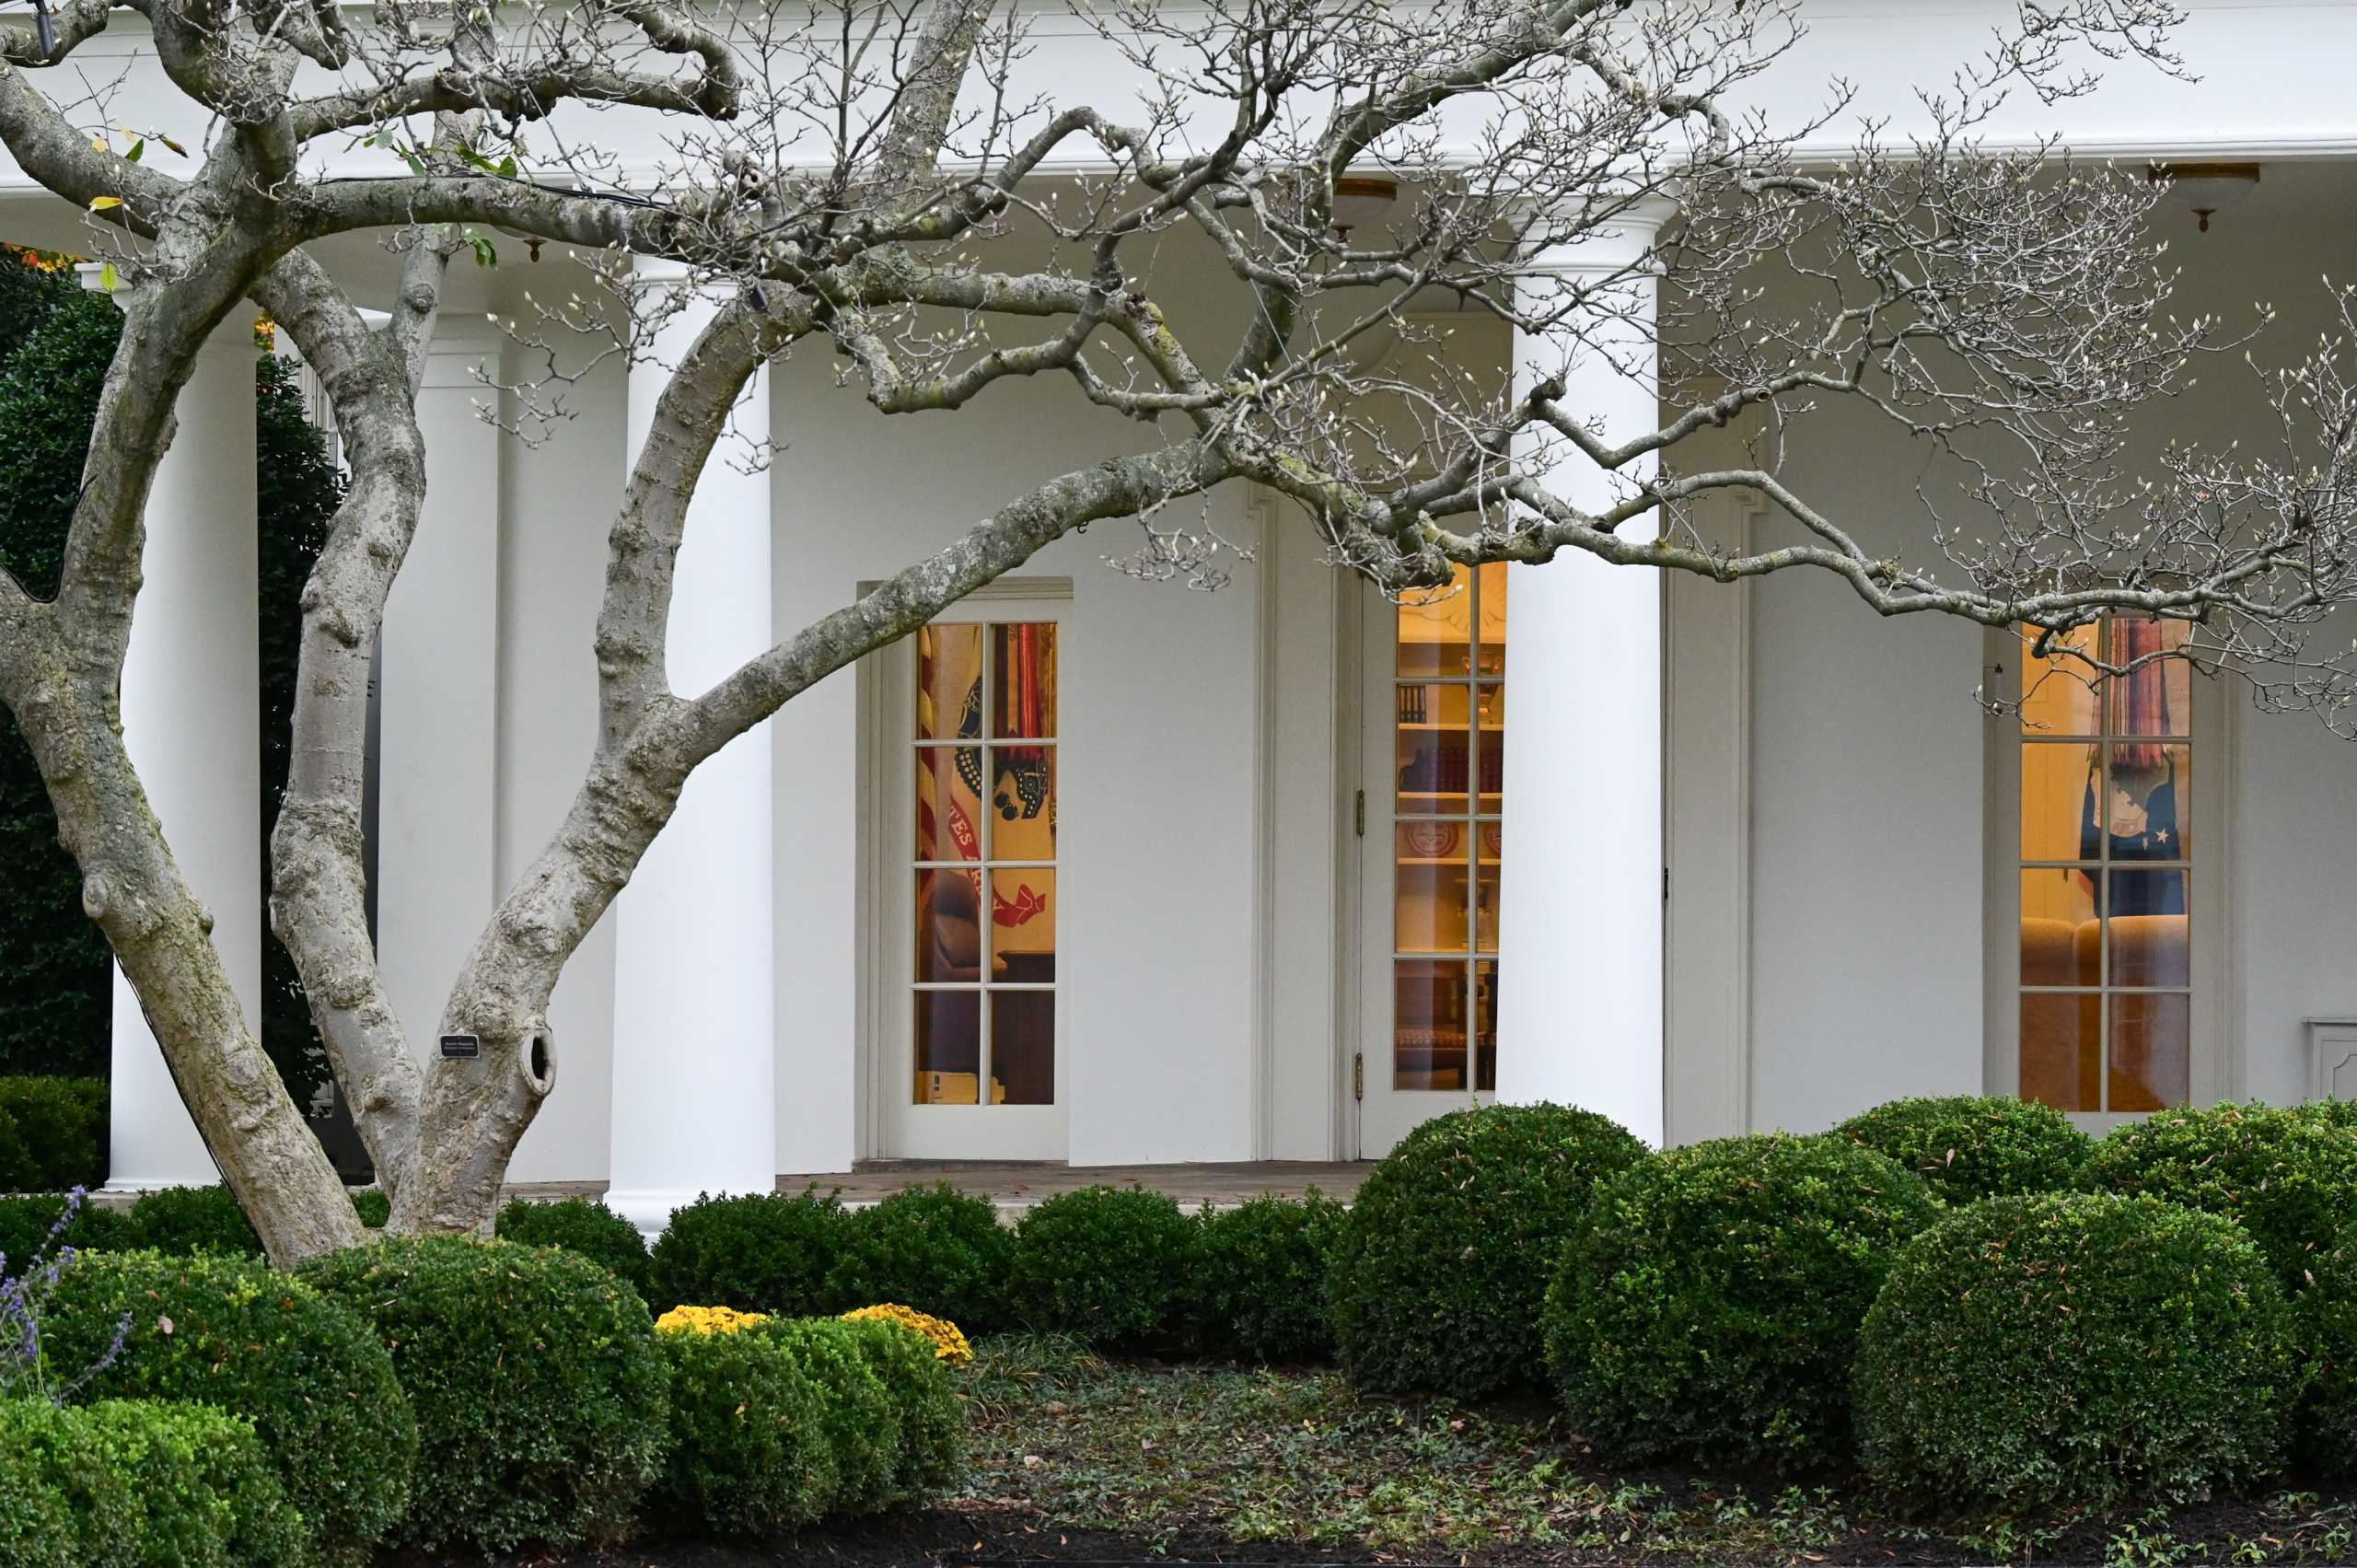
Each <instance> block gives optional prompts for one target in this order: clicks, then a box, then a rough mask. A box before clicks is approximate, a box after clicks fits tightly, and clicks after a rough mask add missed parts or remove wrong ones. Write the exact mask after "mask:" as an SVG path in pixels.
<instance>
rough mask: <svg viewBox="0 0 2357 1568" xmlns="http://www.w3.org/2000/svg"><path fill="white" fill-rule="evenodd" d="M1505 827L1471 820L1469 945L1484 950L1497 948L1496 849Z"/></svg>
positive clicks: (1502, 837)
mask: <svg viewBox="0 0 2357 1568" xmlns="http://www.w3.org/2000/svg"><path fill="white" fill-rule="evenodd" d="M1505 827H1506V825H1505V824H1504V822H1476V823H1474V824H1473V838H1474V843H1473V856H1474V866H1473V945H1474V946H1475V947H1479V948H1480V950H1481V951H1482V952H1484V953H1494V952H1496V951H1497V950H1498V860H1499V855H1498V851H1499V849H1500V848H1501V847H1502V845H1503V843H1504V837H1505Z"/></svg>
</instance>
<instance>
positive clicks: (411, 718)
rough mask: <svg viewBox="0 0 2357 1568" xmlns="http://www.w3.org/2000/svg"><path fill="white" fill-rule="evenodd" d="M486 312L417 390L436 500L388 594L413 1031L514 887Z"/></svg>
mask: <svg viewBox="0 0 2357 1568" xmlns="http://www.w3.org/2000/svg"><path fill="white" fill-rule="evenodd" d="M499 349H500V338H499V335H498V333H497V332H496V331H494V330H493V328H492V326H491V324H490V323H489V322H488V321H486V320H485V319H483V318H482V317H480V316H475V317H468V316H460V315H446V316H444V317H442V318H441V319H440V320H439V321H438V322H437V323H436V325H435V335H434V346H433V350H432V353H431V354H429V356H428V357H427V360H426V367H425V377H424V382H423V384H422V385H421V387H420V389H419V391H418V399H417V421H418V429H419V433H420V434H421V435H422V436H424V441H425V506H424V510H423V511H422V512H421V513H420V514H419V517H418V527H417V536H416V538H415V540H412V543H411V545H410V549H409V554H408V556H407V557H406V558H405V559H404V560H403V561H402V563H401V575H399V576H398V577H396V578H395V579H394V582H393V589H392V593H391V595H390V596H389V598H387V600H386V602H385V629H384V633H383V638H382V646H383V650H384V657H383V660H382V671H383V673H382V676H381V679H382V682H383V687H384V690H383V692H382V694H381V697H380V706H379V710H378V711H379V713H380V714H381V726H380V729H379V736H378V751H377V758H378V762H377V964H378V967H379V969H380V970H381V971H382V973H383V975H384V981H385V991H386V994H387V996H388V997H389V999H390V1000H391V1002H392V1005H393V1008H394V1011H395V1012H396V1013H397V1014H399V1016H400V1017H401V1023H402V1025H403V1027H405V1028H407V1029H408V1031H409V1035H410V1038H411V1039H412V1040H431V1039H432V1038H433V1037H434V1036H435V1034H436V1033H437V1032H438V1026H439V1024H440V1021H441V1017H442V1005H443V1002H444V1000H445V999H446V998H447V995H448V993H449V989H450V985H451V982H452V981H454V980H456V979H457V977H458V973H459V969H460V967H461V966H462V965H463V964H464V963H465V962H466V958H467V954H468V952H469V950H470V948H471V947H472V946H473V944H474V941H475V938H476V937H477V936H478V935H480V934H481V933H482V926H483V923H484V922H485V921H486V920H488V919H489V918H490V916H491V912H492V908H493V904H494V903H495V902H496V900H497V899H498V895H499V886H498V876H499V867H498V861H497V856H496V846H495V844H494V842H493V831H494V827H495V822H496V818H497V813H498V802H499V795H498V780H497V761H498V759H497V755H496V751H495V748H496V744H497V734H496V727H495V722H496V708H497V703H498V696H499V491H500V475H499V430H498V427H497V426H495V425H493V424H486V423H485V422H484V421H483V420H482V419H481V418H479V417H478V416H477V414H476V412H475V405H476V403H477V401H491V400H493V399H494V398H495V396H496V394H495V393H494V392H493V391H492V389H490V388H488V387H486V386H484V385H483V384H482V382H481V381H480V380H478V379H477V378H476V377H475V374H474V371H475V366H477V365H479V364H482V363H483V362H485V361H489V362H490V363H491V365H492V366H493V368H494V369H495V368H496V366H497V365H498V362H499Z"/></svg>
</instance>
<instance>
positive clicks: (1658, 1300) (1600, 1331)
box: [1546, 1135, 1943, 1469]
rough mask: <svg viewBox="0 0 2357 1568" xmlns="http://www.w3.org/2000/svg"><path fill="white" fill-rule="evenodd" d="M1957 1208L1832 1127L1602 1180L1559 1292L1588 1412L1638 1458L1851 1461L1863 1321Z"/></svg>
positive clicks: (1554, 1318)
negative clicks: (1903, 1256)
mask: <svg viewBox="0 0 2357 1568" xmlns="http://www.w3.org/2000/svg"><path fill="white" fill-rule="evenodd" d="M1942 1212H1943V1211H1942V1209H1941V1206H1940V1203H1939V1201H1938V1200H1937V1199H1935V1198H1933V1196H1932V1193H1931V1190H1930V1189H1929V1188H1928V1187H1926V1186H1924V1184H1923V1182H1922V1179H1921V1178H1920V1177H1917V1176H1916V1175H1914V1174H1913V1173H1912V1172H1911V1171H1908V1170H1903V1169H1901V1168H1900V1167H1898V1164H1897V1163H1896V1162H1894V1161H1892V1160H1889V1159H1887V1158H1885V1157H1884V1156H1881V1155H1878V1154H1875V1152H1874V1151H1873V1150H1871V1149H1865V1148H1861V1147H1860V1146H1858V1145H1857V1144H1852V1143H1850V1142H1848V1141H1847V1140H1845V1139H1840V1138H1833V1137H1814V1138H1798V1137H1792V1136H1789V1135H1776V1136H1755V1137H1747V1138H1722V1139H1718V1140H1715V1141H1713V1142H1710V1143H1703V1144H1689V1145H1688V1146H1686V1147H1684V1148H1679V1149H1671V1150H1667V1151H1666V1152H1665V1153H1663V1154H1662V1155H1660V1156H1657V1157H1655V1158H1654V1159H1650V1160H1647V1161H1645V1162H1644V1163H1643V1164H1642V1165H1639V1166H1636V1167H1632V1168H1631V1169H1630V1170H1627V1171H1624V1172H1623V1173H1621V1174H1620V1176H1618V1177H1615V1178H1614V1179H1611V1180H1610V1181H1608V1182H1604V1183H1601V1184H1599V1185H1598V1187H1597V1188H1596V1200H1595V1202H1594V1204H1593V1205H1592V1206H1591V1207H1590V1209H1589V1211H1588V1213H1587V1214H1585V1216H1584V1217H1583V1218H1582V1220H1581V1222H1580V1225H1579V1226H1578V1228H1577V1229H1576V1231H1575V1232H1574V1233H1573V1237H1572V1238H1571V1241H1570V1244H1569V1245H1568V1246H1566V1247H1565V1248H1564V1249H1563V1254H1562V1267H1561V1269H1560V1271H1559V1272H1557V1274H1556V1276H1555V1283H1554V1284H1553V1286H1552V1287H1551V1288H1550V1290H1549V1292H1548V1295H1547V1307H1546V1313H1547V1353H1548V1361H1549V1364H1550V1365H1551V1367H1552V1368H1553V1370H1554V1373H1555V1376H1556V1379H1557V1381H1558V1382H1559V1383H1560V1384H1561V1386H1562V1392H1563V1401H1564V1404H1565V1406H1566V1408H1567V1409H1568V1410H1569V1411H1570V1413H1571V1418H1572V1422H1573V1425H1574V1426H1575V1427H1577V1428H1578V1430H1579V1431H1580V1432H1581V1433H1583V1434H1585V1435H1586V1437H1587V1438H1588V1439H1589V1441H1591V1442H1592V1443H1594V1444H1595V1445H1596V1447H1597V1448H1598V1449H1599V1450H1601V1451H1603V1452H1605V1453H1608V1454H1610V1455H1613V1456H1615V1457H1618V1458H1637V1459H1646V1458H1657V1457H1676V1458H1692V1459H1701V1460H1705V1461H1720V1460H1734V1461H1737V1462H1744V1463H1767V1464H1771V1465H1775V1466H1778V1467H1781V1468H1785V1469H1794V1468H1799V1467H1805V1466H1811V1465H1817V1464H1822V1463H1827V1462H1830V1461H1838V1460H1840V1459H1841V1458H1845V1457H1846V1456H1847V1455H1848V1453H1849V1451H1850V1446H1851V1427H1850V1400H1849V1392H1850V1389H1849V1383H1850V1368H1851V1365H1852V1362H1853V1361H1854V1360H1855V1358H1856V1347H1857V1340H1858V1325H1859V1323H1860V1322H1861V1321H1862V1320H1863V1319H1864V1317H1865V1315H1866V1309H1867V1308H1868V1307H1871V1306H1872V1305H1873V1304H1874V1299H1875V1292H1876V1291H1878V1290H1880V1289H1881V1288H1882V1282H1883V1279H1884V1276H1885V1275H1887V1273H1888V1272H1890V1267H1891V1262H1892V1260H1893V1259H1895V1258H1896V1257H1897V1256H1898V1249H1899V1247H1900V1245H1901V1244H1902V1243H1904V1242H1905V1241H1906V1240H1907V1239H1908V1238H1909V1237H1911V1236H1913V1235H1914V1234H1915V1233H1916V1232H1918V1231H1920V1230H1922V1229H1923V1228H1924V1227H1925V1226H1926V1225H1930V1224H1932V1222H1933V1221H1934V1220H1936V1219H1937V1218H1939V1216H1940V1214H1941V1213H1942Z"/></svg>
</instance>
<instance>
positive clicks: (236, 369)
mask: <svg viewBox="0 0 2357 1568" xmlns="http://www.w3.org/2000/svg"><path fill="white" fill-rule="evenodd" d="M256 353H257V351H256V349H255V347H254V326H253V314H252V312H251V311H250V310H249V309H246V308H243V307H240V308H238V309H236V310H233V311H232V312H230V315H229V319H227V320H226V321H224V322H223V323H222V324H221V326H220V327H219V328H218V329H217V330H216V331H215V332H214V334H213V336H212V338H211V340H210V341H209V342H207V343H206V344H205V345H204V348H203V352H202V353H201V354H198V356H197V364H196V371H195V374H194V375H192V377H190V378H189V382H188V385H187V386H185V387H183V388H181V389H180V402H179V406H178V412H179V415H180V430H179V433H178V434H177V435H175V436H173V437H172V444H171V447H170V448H169V449H168V451H166V452H165V454H164V459H163V461H162V462H161V463H160V464H159V465H157V470H156V483H155V488H154V490H153V492H152V493H151V494H150V495H149V497H148V501H147V549H146V554H145V558H144V559H143V561H142V562H141V574H142V577H143V579H144V581H143V586H142V587H141V588H140V591H139V603H138V606H137V609H136V610H135V612H134V616H133V618H132V624H131V647H130V650H129V653H128V655H127V656H126V657H125V658H124V660H123V667H122V737H123V745H124V746H125V747H126V748H127V749H129V751H130V753H131V760H132V762H133V764H134V766H135V767H137V768H138V770H139V777H140V781H141V783H142V784H145V786H146V791H147V799H148V801H149V803H150V804H151V805H152V806H153V807H155V811H156V818H157V821H158V822H160V823H161V824H162V825H163V830H164V837H165V841H166V842H168V843H169V844H170V845H171V848H172V855H173V858H174V859H175V860H177V861H178V862H179V864H180V875H181V876H182V877H185V878H186V879H187V881H188V885H189V887H190V889H192V891H193V892H194V893H195V895H196V897H197V898H198V899H199V900H201V901H202V902H203V905H204V907H205V908H206V909H208V910H210V911H212V912H213V945H214V947H215V949H217V950H218V951H219V953H220V955H221V962H222V964H223V966H224V967H225V968H226V970H228V974H229V982H230V984H231V985H232V986H234V987H235V988H236V990H237V993H238V1001H239V1002H241V1003H243V1004H244V1005H245V1012H246V1027H247V1028H250V1029H259V1028H261V1011H260V1005H261V923H262V899H261V888H262V857H261V645H260V634H259V631H258V611H257V610H256V605H255V583H254V578H255V558H254V359H255V355H256ZM111 1107H112V1109H111V1119H112V1130H111V1137H110V1157H109V1166H110V1174H109V1177H108V1180H107V1186H108V1187H109V1188H110V1189H114V1190H117V1191H124V1190H131V1189H140V1188H149V1187H172V1186H182V1185H208V1184H210V1183H212V1182H215V1181H218V1180H219V1179H220V1175H219V1172H218V1170H217V1169H216V1167H215V1165H214V1163H213V1156H211V1155H210V1154H208V1153H207V1152H206V1151H205V1147H204V1140H203V1138H202V1137H200V1136H199V1135H198V1133H197V1131H196V1124H195V1123H194V1122H193V1121H191V1120H190V1119H189V1114H188V1109H187V1107H186V1106H185V1105H183V1104H182V1103H181V1101H180V1090H179V1088H178V1086H175V1085H174V1084H173V1082H172V1075H171V1071H170V1069H169V1068H168V1067H167V1066H166V1065H165V1063H164V1056H163V1051H161V1049H160V1048H159V1047H157V1044H156V1040H155V1037H154V1036H153V1035H151V1034H150V1033H149V1032H148V1029H147V1020H146V1018H145V1016H143V1015H142V1014H141V1012H140V1010H139V999H138V997H137V996H136V995H135V994H134V993H133V992H132V989H131V983H130V981H126V980H125V979H124V978H123V976H122V970H120V969H118V970H116V971H115V974H114V1071H113V1089H112V1096H111Z"/></svg>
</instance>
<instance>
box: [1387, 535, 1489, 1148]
mask: <svg viewBox="0 0 2357 1568" xmlns="http://www.w3.org/2000/svg"><path fill="white" fill-rule="evenodd" d="M1367 592H1368V598H1367V599H1366V602H1365V613H1364V615H1363V617H1362V618H1361V625H1362V637H1363V642H1364V646H1363V647H1362V649H1361V655H1362V657H1361V665H1362V668H1363V670H1364V694H1363V697H1362V700H1361V703H1360V710H1361V713H1362V714H1363V723H1364V733H1363V736H1362V740H1361V746H1362V751H1363V754H1364V757H1365V759H1366V767H1365V778H1364V793H1363V794H1362V795H1361V796H1360V797H1359V800H1360V806H1359V813H1360V817H1359V826H1360V829H1361V831H1362V834H1363V836H1362V838H1361V841H1360V842H1361V854H1362V866H1361V875H1360V878H1359V886H1360V889H1361V893H1360V897H1361V910H1360V930H1361V931H1362V932H1363V933H1364V948H1363V954H1364V956H1363V958H1362V960H1361V963H1360V978H1361V990H1360V998H1359V1008H1358V1016H1359V1020H1360V1039H1359V1042H1358V1050H1357V1052H1356V1055H1355V1058H1354V1061H1353V1074H1352V1077H1353V1089H1354V1092H1355V1093H1356V1095H1357V1098H1358V1111H1359V1114H1358V1154H1359V1156H1360V1157H1361V1158H1363V1159H1373V1158H1377V1157H1380V1156H1382V1155H1383V1154H1385V1153H1386V1152H1387V1151H1388V1150H1389V1149H1390V1147H1391V1146H1392V1145H1393V1144H1396V1143H1398V1142H1399V1140H1400V1139H1401V1138H1403V1137H1405V1136H1406V1135H1407V1134H1408V1132H1410V1131H1411V1129H1413V1128H1414V1127H1415V1126H1416V1125H1417V1124H1418V1123H1420V1122H1422V1121H1427V1120H1429V1119H1431V1118H1432V1117H1434V1116H1438V1115H1441V1114H1443V1113H1444V1112H1446V1111H1449V1110H1455V1109H1460V1108H1462V1107H1465V1106H1469V1105H1474V1104H1479V1103H1486V1102H1487V1101H1489V1100H1491V1099H1492V1098H1495V1090H1496V1087H1497V1065H1498V1063H1497V1043H1498V1027H1497V1026H1498V985H1499V974H1498V959H1497V953H1498V868H1499V865H1500V863H1501V858H1502V856H1503V854H1504V820H1503V812H1504V804H1505V796H1504V762H1505V673H1506V568H1505V567H1504V566H1503V565H1494V566H1484V567H1481V568H1480V569H1479V570H1478V571H1473V570H1468V569H1466V568H1464V567H1459V568H1458V569H1457V581H1456V583H1455V584H1454V585H1452V586H1451V587H1449V588H1446V589H1444V590H1441V591H1438V592H1435V593H1430V594H1419V595H1411V596H1410V597H1409V599H1408V600H1407V602H1404V603H1399V604H1394V603H1392V602H1390V601H1388V600H1387V599H1385V598H1382V597H1381V596H1379V595H1376V594H1375V593H1374V592H1373V591H1372V590H1367Z"/></svg>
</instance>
